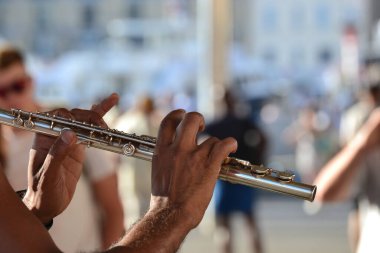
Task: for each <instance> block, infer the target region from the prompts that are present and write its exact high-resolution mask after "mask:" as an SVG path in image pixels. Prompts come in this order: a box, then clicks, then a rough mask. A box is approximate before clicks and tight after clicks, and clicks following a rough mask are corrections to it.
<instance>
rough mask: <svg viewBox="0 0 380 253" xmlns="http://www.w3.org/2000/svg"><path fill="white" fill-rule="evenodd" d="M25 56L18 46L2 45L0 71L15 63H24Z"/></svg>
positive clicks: (0, 48) (0, 49)
mask: <svg viewBox="0 0 380 253" xmlns="http://www.w3.org/2000/svg"><path fill="white" fill-rule="evenodd" d="M23 63H24V56H23V54H22V52H21V50H19V49H18V48H16V47H13V46H10V45H6V46H2V47H1V46H0V71H1V70H5V69H8V68H9V67H11V66H13V65H15V64H23Z"/></svg>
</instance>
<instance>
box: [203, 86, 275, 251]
mask: <svg viewBox="0 0 380 253" xmlns="http://www.w3.org/2000/svg"><path fill="white" fill-rule="evenodd" d="M224 103H225V106H226V114H225V116H224V117H223V118H222V119H221V120H218V121H216V122H214V123H211V124H209V125H208V126H207V127H206V133H207V134H209V135H212V136H215V137H217V138H225V137H227V136H231V137H233V138H235V139H236V140H237V142H238V143H239V147H238V150H237V152H236V154H235V155H236V157H239V158H241V159H244V160H247V161H250V162H251V163H254V164H263V163H264V162H265V156H266V148H267V141H266V137H265V136H264V133H263V131H262V130H261V129H260V128H259V126H258V125H257V124H255V123H254V122H252V121H251V120H250V119H249V115H241V111H240V112H239V111H238V110H239V108H238V107H237V102H236V100H235V97H234V95H233V93H232V91H227V92H226V93H225V96H224ZM256 198H257V196H256V190H255V189H252V188H249V187H246V186H243V185H237V184H231V183H229V182H225V181H220V180H219V181H218V182H217V185H216V189H215V205H216V210H215V211H216V221H217V226H218V228H219V229H223V230H224V231H226V233H227V236H226V237H225V238H223V239H224V240H223V242H222V248H223V250H222V252H225V253H231V252H233V249H232V245H233V244H232V239H233V232H234V231H233V230H232V224H231V223H232V215H233V214H234V213H239V214H242V215H243V217H244V220H245V222H246V224H247V225H248V229H249V232H250V235H249V237H250V238H252V246H253V248H254V252H256V253H262V252H263V246H262V241H261V237H260V231H259V227H258V224H257V220H256V218H255V204H256Z"/></svg>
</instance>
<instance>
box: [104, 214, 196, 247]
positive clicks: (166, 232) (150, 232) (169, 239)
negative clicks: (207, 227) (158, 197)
mask: <svg viewBox="0 0 380 253" xmlns="http://www.w3.org/2000/svg"><path fill="white" fill-rule="evenodd" d="M182 217H184V216H183V215H182V214H181V213H180V211H179V210H177V209H172V208H161V209H156V210H151V211H149V212H148V213H147V214H146V215H145V216H144V218H143V219H142V220H140V221H139V222H138V223H136V224H135V225H134V226H133V227H132V228H131V229H130V230H129V231H128V233H127V234H126V235H125V236H124V238H123V239H122V240H121V241H120V242H119V243H118V244H117V245H116V246H115V247H113V248H112V249H110V250H109V251H107V252H112V253H127V252H128V253H134V252H139V253H141V252H144V253H149V252H155V253H171V252H176V251H177V250H178V248H179V247H180V245H181V243H182V241H183V240H184V239H185V237H186V235H187V234H188V233H189V231H190V230H191V226H189V225H188V224H189V223H188V222H187V221H185V220H184V219H183V218H182Z"/></svg>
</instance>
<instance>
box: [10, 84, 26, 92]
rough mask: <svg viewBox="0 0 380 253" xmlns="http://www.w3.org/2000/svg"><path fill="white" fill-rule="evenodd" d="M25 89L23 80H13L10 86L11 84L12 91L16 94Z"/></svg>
mask: <svg viewBox="0 0 380 253" xmlns="http://www.w3.org/2000/svg"><path fill="white" fill-rule="evenodd" d="M24 89H25V82H23V81H18V82H15V83H14V84H13V85H12V86H11V90H12V91H13V92H15V93H16V94H20V93H22V92H23V91H24Z"/></svg>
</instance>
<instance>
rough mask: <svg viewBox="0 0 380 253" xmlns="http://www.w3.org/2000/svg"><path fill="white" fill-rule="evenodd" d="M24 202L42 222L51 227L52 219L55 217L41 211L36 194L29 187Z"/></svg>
mask: <svg viewBox="0 0 380 253" xmlns="http://www.w3.org/2000/svg"><path fill="white" fill-rule="evenodd" d="M22 202H23V203H24V205H25V206H26V207H27V208H28V209H29V211H30V212H31V213H33V214H34V216H36V217H37V218H38V219H39V220H40V222H41V223H42V224H43V225H44V226H45V227H46V228H48V227H49V228H50V227H51V225H52V220H53V218H54V217H50V216H46V215H43V214H42V213H41V211H40V210H39V208H38V204H37V201H36V198H35V195H34V193H33V192H32V191H30V190H29V189H28V190H27V191H26V193H25V195H24V197H23V198H22Z"/></svg>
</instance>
